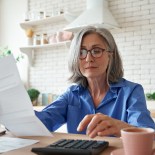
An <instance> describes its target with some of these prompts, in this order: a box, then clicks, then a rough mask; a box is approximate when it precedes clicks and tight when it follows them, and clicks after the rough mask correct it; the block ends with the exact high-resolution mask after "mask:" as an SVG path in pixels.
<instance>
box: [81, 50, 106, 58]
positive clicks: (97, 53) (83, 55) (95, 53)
mask: <svg viewBox="0 0 155 155" xmlns="http://www.w3.org/2000/svg"><path fill="white" fill-rule="evenodd" d="M105 51H106V49H103V48H100V47H95V48H93V49H91V50H87V49H84V48H83V49H81V50H80V55H79V59H85V58H86V57H87V54H88V52H90V54H91V56H93V57H94V58H99V57H101V56H102V54H103V52H105Z"/></svg>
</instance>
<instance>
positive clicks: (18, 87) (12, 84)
mask: <svg viewBox="0 0 155 155" xmlns="http://www.w3.org/2000/svg"><path fill="white" fill-rule="evenodd" d="M0 123H1V124H3V125H4V126H5V127H6V128H7V129H8V130H9V131H10V132H11V133H13V134H15V135H16V136H52V135H51V133H50V132H49V131H48V130H47V128H46V127H45V126H44V125H43V123H42V122H41V121H40V120H39V119H38V118H37V117H36V116H35V113H34V111H33V106H32V103H31V100H30V98H29V95H28V93H27V91H26V89H25V88H24V85H23V83H22V81H21V79H20V76H19V73H18V69H17V66H16V62H15V59H14V57H13V56H12V55H10V56H7V57H4V58H0Z"/></svg>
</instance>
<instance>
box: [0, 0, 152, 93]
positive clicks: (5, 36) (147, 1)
mask: <svg viewBox="0 0 155 155" xmlns="http://www.w3.org/2000/svg"><path fill="white" fill-rule="evenodd" d="M107 2H108V6H109V10H110V11H111V13H112V14H113V16H114V18H115V19H116V21H117V22H118V24H119V26H120V28H118V29H111V30H110V31H111V33H112V34H113V36H114V38H115V40H116V42H117V44H118V48H119V51H120V53H121V56H122V59H123V65H124V73H125V74H124V77H125V78H126V79H128V80H131V81H134V82H138V83H140V84H142V85H143V87H144V91H145V93H148V92H154V91H155V69H154V66H155V9H154V8H155V1H154V0H107ZM62 9H63V11H65V10H67V11H69V12H71V13H72V14H73V15H74V14H77V13H78V12H82V11H84V10H85V9H86V0H74V1H73V0H14V1H10V0H0V25H1V26H0V46H5V45H8V46H9V48H10V49H11V51H12V52H13V53H14V54H15V55H18V54H19V52H20V48H21V47H22V46H26V44H27V39H28V38H27V37H26V34H25V29H22V28H21V27H20V23H22V22H23V21H24V17H23V15H24V14H25V12H27V11H29V12H33V13H34V12H36V11H37V12H38V11H45V12H46V13H47V15H48V14H49V15H50V16H51V13H52V12H53V11H54V12H55V13H56V11H60V10H62ZM8 19H9V20H8ZM68 24H69V22H68V21H67V20H65V18H64V19H62V20H55V21H54V22H51V23H48V24H47V23H46V24H44V25H42V26H37V27H35V28H33V31H34V33H35V34H37V33H39V34H42V33H47V34H53V33H55V32H58V31H62V29H63V28H64V27H66V26H67V25H68ZM29 51H30V52H31V50H29ZM68 51H69V45H68V44H58V45H55V46H52V47H50V48H40V49H35V50H34V55H33V60H32V61H33V64H32V65H29V61H28V60H29V59H28V58H27V57H26V56H25V57H24V59H23V60H21V62H19V63H18V64H17V65H18V68H19V72H20V75H21V78H22V80H23V82H24V84H25V87H26V88H30V87H32V88H36V89H38V90H39V91H40V92H41V93H53V94H60V93H61V92H63V91H64V90H65V89H66V87H67V86H68V83H67V78H68V76H69V73H68V68H67V56H68Z"/></svg>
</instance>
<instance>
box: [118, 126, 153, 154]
mask: <svg viewBox="0 0 155 155" xmlns="http://www.w3.org/2000/svg"><path fill="white" fill-rule="evenodd" d="M121 137H122V141H123V148H124V153H125V155H153V154H154V153H155V149H153V140H154V129H151V128H136V127H132V128H125V129H122V130H121Z"/></svg>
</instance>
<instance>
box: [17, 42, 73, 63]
mask: <svg viewBox="0 0 155 155" xmlns="http://www.w3.org/2000/svg"><path fill="white" fill-rule="evenodd" d="M70 43H71V41H70V40H69V41H64V42H58V43H53V44H45V45H31V46H23V47H20V51H21V52H23V53H25V54H26V55H27V56H28V59H29V63H30V65H33V57H34V52H35V50H37V49H48V48H54V47H60V46H65V47H66V48H69V46H70Z"/></svg>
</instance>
